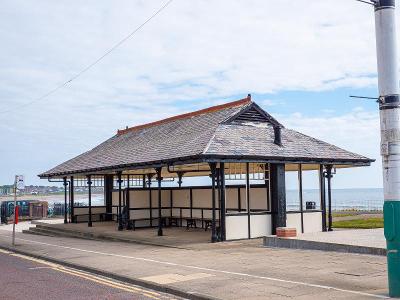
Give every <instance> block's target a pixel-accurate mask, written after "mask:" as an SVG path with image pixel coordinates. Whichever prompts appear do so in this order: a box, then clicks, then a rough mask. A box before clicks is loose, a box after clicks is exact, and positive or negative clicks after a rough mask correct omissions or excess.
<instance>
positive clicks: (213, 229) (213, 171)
mask: <svg viewBox="0 0 400 300" xmlns="http://www.w3.org/2000/svg"><path fill="white" fill-rule="evenodd" d="M210 169H211V191H212V195H211V197H212V221H211V243H215V242H217V232H216V222H215V217H216V215H215V176H216V163H210Z"/></svg>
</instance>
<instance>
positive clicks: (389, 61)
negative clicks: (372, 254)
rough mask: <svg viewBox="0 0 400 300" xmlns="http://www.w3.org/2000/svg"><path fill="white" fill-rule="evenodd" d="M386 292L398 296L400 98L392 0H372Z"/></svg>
mask: <svg viewBox="0 0 400 300" xmlns="http://www.w3.org/2000/svg"><path fill="white" fill-rule="evenodd" d="M372 2H373V3H374V6H375V31H376V51H377V63H378V86H379V95H380V98H379V99H380V100H379V110H380V124H381V155H382V165H383V190H384V199H385V204H384V227H385V237H386V241H387V259H388V275H389V294H390V296H392V297H400V253H399V251H400V101H399V78H398V61H397V41H396V39H397V35H396V20H395V18H396V16H395V0H374V1H372Z"/></svg>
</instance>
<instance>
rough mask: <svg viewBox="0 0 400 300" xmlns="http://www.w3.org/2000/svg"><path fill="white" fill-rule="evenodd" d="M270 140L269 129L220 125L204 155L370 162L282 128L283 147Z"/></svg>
mask: <svg viewBox="0 0 400 300" xmlns="http://www.w3.org/2000/svg"><path fill="white" fill-rule="evenodd" d="M273 141H274V130H273V128H272V126H266V127H265V126H264V127H261V126H257V125H234V124H232V125H230V124H229V125H228V124H226V125H225V124H221V125H220V126H218V128H217V130H216V133H215V136H214V138H213V139H212V141H211V143H210V144H209V147H208V149H207V150H206V151H205V152H204V154H209V155H221V156H230V155H237V156H241V155H243V156H255V157H267V158H295V159H302V158H304V159H315V160H325V161H329V160H336V161H340V160H342V161H344V162H347V161H352V160H354V161H358V160H360V161H363V160H365V161H368V160H369V159H368V158H367V157H365V156H361V155H359V154H355V153H352V152H349V151H346V150H343V149H341V148H339V147H337V146H334V145H331V144H328V143H326V142H323V141H321V140H318V139H315V138H312V137H309V136H307V135H304V134H302V133H299V132H297V131H295V130H291V129H286V128H282V146H278V145H276V144H274V143H273Z"/></svg>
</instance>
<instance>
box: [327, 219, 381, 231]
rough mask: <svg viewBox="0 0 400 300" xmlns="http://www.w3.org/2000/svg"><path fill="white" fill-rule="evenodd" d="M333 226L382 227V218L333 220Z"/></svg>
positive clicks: (355, 227)
mask: <svg viewBox="0 0 400 300" xmlns="http://www.w3.org/2000/svg"><path fill="white" fill-rule="evenodd" d="M332 225H333V227H334V228H354V229H372V228H383V218H369V219H359V220H349V221H336V222H333V224H332Z"/></svg>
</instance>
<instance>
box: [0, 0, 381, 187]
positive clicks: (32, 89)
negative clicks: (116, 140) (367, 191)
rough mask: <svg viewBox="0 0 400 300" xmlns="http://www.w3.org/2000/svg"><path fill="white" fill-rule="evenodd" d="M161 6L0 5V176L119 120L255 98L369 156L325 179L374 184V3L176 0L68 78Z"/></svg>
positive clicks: (72, 150)
mask: <svg viewBox="0 0 400 300" xmlns="http://www.w3.org/2000/svg"><path fill="white" fill-rule="evenodd" d="M162 3H164V2H163V1H160V0H146V1H144V0H136V1H128V0H125V1H122V0H121V1H118V2H117V3H116V2H112V1H106V0H98V1H94V0H93V1H85V2H84V3H82V2H81V1H63V0H60V1H50V0H38V1H22V0H13V1H11V0H4V1H2V10H1V11H0V39H1V41H2V47H1V48H0V57H1V58H2V59H1V60H0V120H1V122H0V134H1V136H2V142H1V143H0V165H1V167H0V184H5V183H10V182H12V180H13V176H14V175H15V174H17V173H21V174H25V175H26V177H27V183H28V184H29V183H32V184H38V183H46V182H44V181H40V180H39V179H38V178H37V177H36V175H37V174H39V173H40V172H43V171H45V170H47V169H49V168H51V167H53V166H55V165H57V164H58V163H61V162H63V161H64V160H66V159H69V158H72V157H74V156H75V155H78V154H80V153H81V152H83V151H86V150H89V149H90V148H92V147H94V146H95V145H97V144H98V143H100V142H102V141H103V140H105V139H106V138H109V137H110V136H112V135H113V134H115V132H116V130H117V129H119V128H124V127H125V126H126V125H129V126H132V125H135V124H141V123H144V122H149V121H154V120H157V119H161V118H164V117H168V116H171V115H174V114H178V113H183V112H188V111H191V110H194V109H200V108H204V107H207V106H210V105H214V104H219V103H223V102H228V101H233V100H236V99H240V98H243V97H245V96H246V95H247V94H248V93H251V94H252V96H253V100H255V101H256V102H257V103H258V104H260V105H261V106H262V107H263V108H264V109H266V110H267V111H268V112H270V113H271V114H273V115H274V116H275V117H276V118H278V119H279V120H280V121H281V122H282V123H284V124H285V125H286V127H289V128H293V129H296V130H299V131H301V132H303V133H305V134H309V135H312V136H314V137H317V138H320V139H322V140H325V141H327V142H331V143H334V144H336V145H338V146H340V147H343V148H345V149H347V150H350V151H354V152H357V153H360V154H363V155H365V156H368V157H371V158H374V159H377V162H375V163H374V164H373V165H372V167H370V168H359V169H354V170H353V169H352V170H340V171H339V172H338V175H337V176H336V177H335V182H334V187H337V188H350V187H381V185H382V183H381V167H380V157H379V115H378V109H377V105H376V103H374V101H373V100H356V99H350V98H349V95H364V96H377V86H376V82H377V79H376V60H375V41H374V23H373V20H374V18H373V11H372V10H371V7H369V6H367V5H363V4H360V3H357V2H356V1H350V0H324V1H320V0H282V1H263V0H238V1H234V2H232V1H227V0H216V1H211V0H209V1H204V0H191V1H183V0H174V1H173V2H172V4H171V5H170V6H169V7H168V8H167V9H166V10H165V11H163V12H162V13H161V14H160V15H159V16H157V18H156V19H154V20H153V21H151V22H150V23H149V24H147V25H146V27H144V28H143V30H141V31H140V32H139V33H138V34H137V35H135V37H134V38H132V39H130V40H129V41H127V42H126V43H125V44H124V45H123V46H122V47H120V48H118V49H117V50H116V51H114V52H113V53H112V55H110V56H108V57H107V58H106V59H104V60H103V61H102V62H101V63H99V64H98V65H96V66H95V67H94V68H92V69H91V70H90V71H89V72H87V73H85V74H84V75H83V76H81V77H80V78H79V79H78V80H76V81H74V82H72V83H71V84H69V85H68V86H67V87H65V88H64V89H62V90H59V91H58V92H57V93H55V94H53V95H51V96H50V97H48V98H46V99H44V100H43V101H41V102H38V103H36V104H35V105H31V106H27V107H25V108H23V109H21V110H17V111H14V112H13V113H3V114H1V111H4V110H8V109H10V108H15V107H19V106H20V105H24V104H25V103H27V102H29V101H30V100H32V99H35V98H36V97H39V96H41V95H42V94H44V93H46V92H48V91H49V90H51V89H52V88H54V87H55V86H57V85H58V84H60V83H62V82H63V81H65V80H67V79H68V78H70V77H72V76H74V75H75V74H77V73H78V72H79V71H80V70H81V69H82V68H83V67H85V66H86V65H88V64H90V63H91V62H92V61H93V60H95V59H96V58H98V57H99V56H100V55H102V54H103V53H104V52H105V51H107V50H108V49H109V48H110V47H111V46H112V45H114V44H115V43H116V42H117V41H119V40H120V39H122V38H123V37H124V36H126V35H127V34H128V33H129V32H130V31H131V30H132V29H133V28H135V27H136V26H137V25H139V24H140V23H141V22H143V21H144V20H145V19H146V18H147V17H148V16H149V15H151V14H152V13H153V12H154V11H155V10H157V9H158V8H159V7H160V6H161V5H162Z"/></svg>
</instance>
